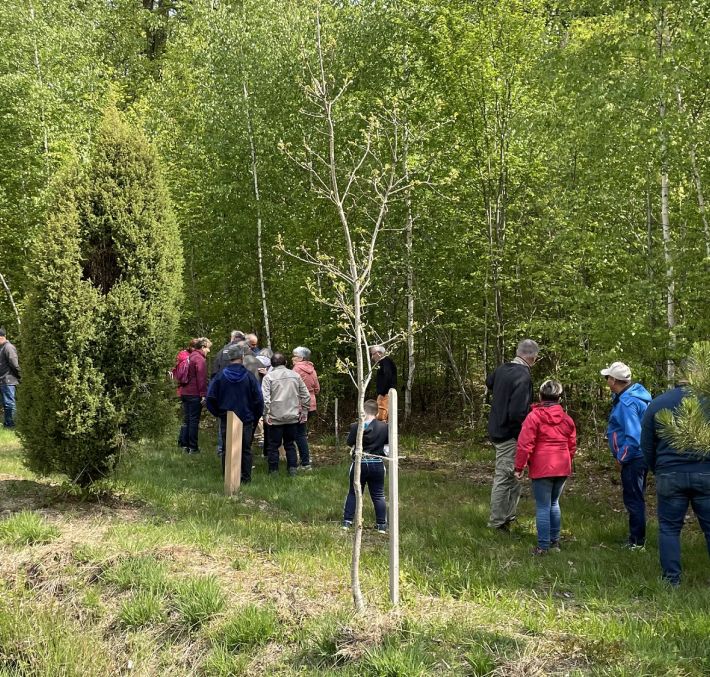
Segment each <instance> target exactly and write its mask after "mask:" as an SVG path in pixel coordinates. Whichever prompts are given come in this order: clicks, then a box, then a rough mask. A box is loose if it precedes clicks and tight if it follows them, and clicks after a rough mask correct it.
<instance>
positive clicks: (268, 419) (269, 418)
mask: <svg viewBox="0 0 710 677" xmlns="http://www.w3.org/2000/svg"><path fill="white" fill-rule="evenodd" d="M264 420H265V421H266V425H271V416H265V417H264Z"/></svg>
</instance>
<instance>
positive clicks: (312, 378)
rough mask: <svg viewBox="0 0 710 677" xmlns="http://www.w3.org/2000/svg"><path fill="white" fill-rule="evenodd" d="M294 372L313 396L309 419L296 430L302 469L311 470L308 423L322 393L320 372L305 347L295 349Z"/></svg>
mask: <svg viewBox="0 0 710 677" xmlns="http://www.w3.org/2000/svg"><path fill="white" fill-rule="evenodd" d="M291 361H292V362H293V370H294V371H295V372H296V373H297V374H298V375H299V376H300V377H301V378H302V379H303V382H304V383H305V384H306V388H307V390H308V394H309V395H310V396H311V404H310V406H309V407H308V414H307V418H306V420H305V421H303V423H299V424H298V427H297V429H296V447H298V455H299V456H300V458H301V468H303V470H310V469H311V451H310V449H309V447H308V421H309V420H310V419H311V418H312V417H313V416H314V415H315V413H316V407H317V404H316V396H317V395H318V393H320V383H319V382H318V372H316V368H315V367H314V366H313V362H311V351H310V350H309V349H308V348H304V347H303V346H298V347H297V348H294V349H293V355H292V356H291Z"/></svg>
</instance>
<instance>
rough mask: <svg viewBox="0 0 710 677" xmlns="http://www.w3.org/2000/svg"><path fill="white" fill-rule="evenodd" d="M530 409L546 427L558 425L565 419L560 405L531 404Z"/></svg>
mask: <svg viewBox="0 0 710 677" xmlns="http://www.w3.org/2000/svg"><path fill="white" fill-rule="evenodd" d="M532 408H533V409H534V410H535V411H536V412H537V415H538V416H539V417H540V419H541V420H542V421H544V422H545V423H546V424H548V425H559V424H560V423H562V420H563V419H564V417H565V410H564V409H563V408H562V405H561V404H549V403H546V402H537V403H536V404H533V406H532Z"/></svg>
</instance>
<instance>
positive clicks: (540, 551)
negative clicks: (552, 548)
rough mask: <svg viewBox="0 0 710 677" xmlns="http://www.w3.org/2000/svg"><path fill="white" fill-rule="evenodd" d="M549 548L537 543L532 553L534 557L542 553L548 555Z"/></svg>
mask: <svg viewBox="0 0 710 677" xmlns="http://www.w3.org/2000/svg"><path fill="white" fill-rule="evenodd" d="M547 552H548V551H547V550H545V548H541V547H540V546H538V545H536V546H535V547H534V548H533V549H532V550H531V551H530V554H531V555H533V556H534V557H541V556H542V555H547Z"/></svg>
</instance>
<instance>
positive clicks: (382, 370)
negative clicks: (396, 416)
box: [370, 346, 397, 422]
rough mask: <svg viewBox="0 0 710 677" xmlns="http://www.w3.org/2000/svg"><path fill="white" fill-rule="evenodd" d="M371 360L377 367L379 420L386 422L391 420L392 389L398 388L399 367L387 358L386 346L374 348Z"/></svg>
mask: <svg viewBox="0 0 710 677" xmlns="http://www.w3.org/2000/svg"><path fill="white" fill-rule="evenodd" d="M370 360H371V361H372V363H373V365H375V364H376V365H377V378H376V380H375V390H376V392H377V420H378V421H385V422H386V421H387V420H388V419H389V400H390V397H389V395H390V389H391V388H397V366H396V365H395V363H394V362H393V361H392V358H390V357H388V356H387V351H386V350H385V348H384V346H372V347H371V348H370Z"/></svg>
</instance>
